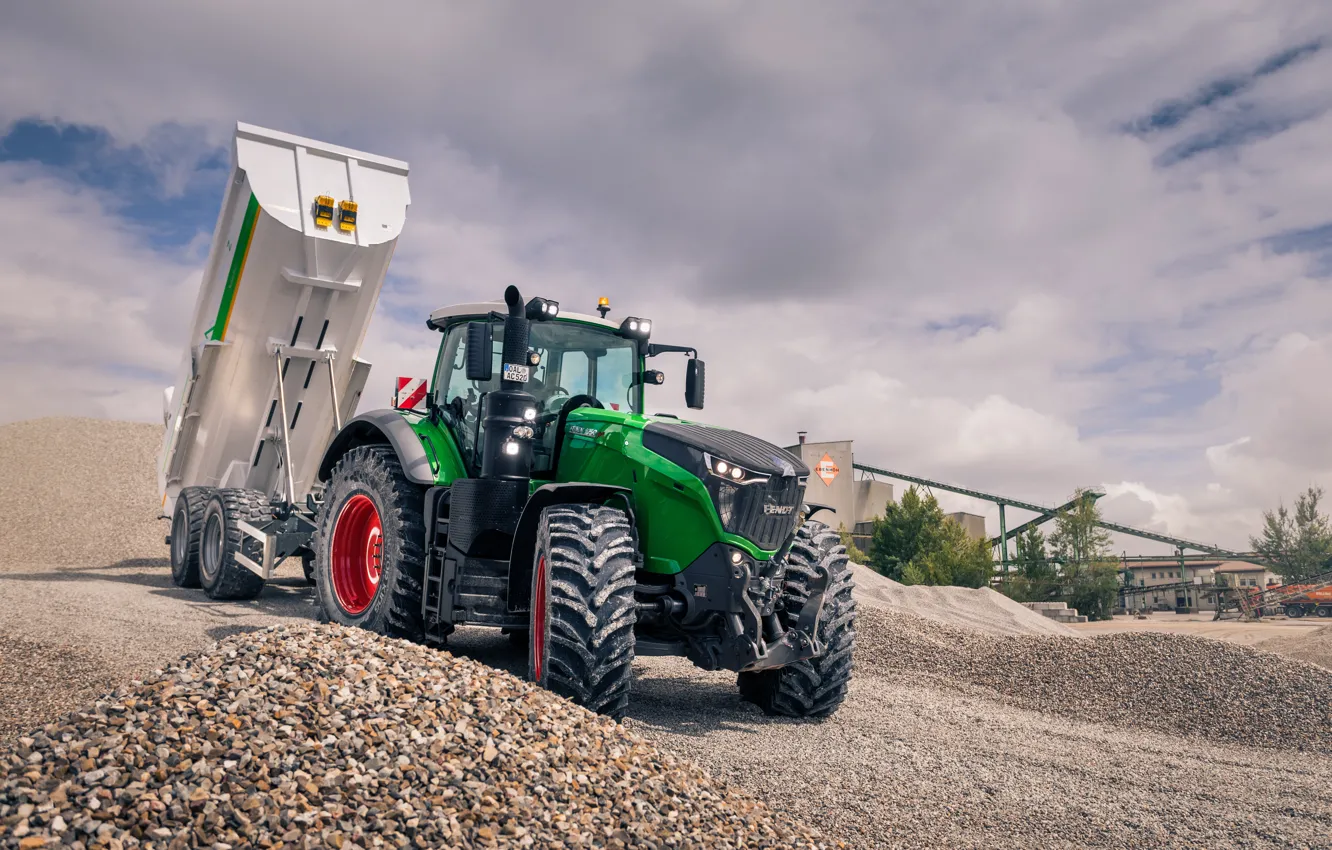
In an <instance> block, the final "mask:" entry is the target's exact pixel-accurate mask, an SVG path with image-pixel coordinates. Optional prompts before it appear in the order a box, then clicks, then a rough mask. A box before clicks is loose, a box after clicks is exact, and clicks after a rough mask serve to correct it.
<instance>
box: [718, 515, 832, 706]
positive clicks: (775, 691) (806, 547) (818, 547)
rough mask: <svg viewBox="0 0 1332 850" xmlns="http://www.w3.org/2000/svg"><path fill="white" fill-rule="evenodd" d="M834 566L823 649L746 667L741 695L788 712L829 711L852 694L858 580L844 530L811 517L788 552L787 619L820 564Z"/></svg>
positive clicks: (788, 622)
mask: <svg viewBox="0 0 1332 850" xmlns="http://www.w3.org/2000/svg"><path fill="white" fill-rule="evenodd" d="M819 566H822V567H823V568H824V569H826V570H827V571H828V589H827V590H826V591H825V593H824V596H823V612H822V614H821V615H820V617H819V627H818V639H819V641H820V642H821V643H822V644H823V654H822V655H818V656H815V657H814V658H809V659H806V660H804V661H797V662H796V663H795V664H791V665H788V666H786V667H779V668H776V669H772V670H758V671H754V672H746V673H740V674H739V676H738V677H737V680H736V684H737V685H739V687H740V698H741V699H743V700H746V701H748V702H752V703H754V704H755V705H757V706H758V707H759V708H761V709H763V712H764V713H765V714H769V715H779V716H783V717H827V716H828V715H830V714H832V713H833V712H834V711H836V710H837V708H838V706H840V705H841V704H842V701H843V700H845V699H846V694H847V690H848V689H849V687H850V684H851V672H852V657H851V656H852V650H853V649H854V647H855V638H856V628H855V625H856V601H855V599H854V598H853V596H852V592H853V590H854V589H855V583H854V581H852V577H851V565H850V562H849V560H848V559H847V556H846V547H845V546H843V545H842V540H841V536H840V535H838V533H837V532H836V531H834V530H832V529H831V528H829V527H828V526H827V525H824V524H823V523H821V522H815V521H813V520H810V521H808V522H806V523H805V524H804V525H802V526H801V527H800V528H799V529H798V530H797V531H796V539H795V542H794V543H792V544H791V551H790V552H789V553H788V554H787V556H786V580H785V586H784V588H783V590H782V598H783V602H784V608H785V610H783V611H782V613H781V614H780V615H779V616H780V618H781V622H782V625H783V626H785V627H786V628H788V629H789V628H792V627H793V626H795V624H796V620H797V619H798V617H799V616H800V609H801V607H802V606H803V605H804V604H805V600H807V599H808V598H809V588H810V584H811V583H812V582H813V581H814V579H815V578H816V576H817V571H816V567H819Z"/></svg>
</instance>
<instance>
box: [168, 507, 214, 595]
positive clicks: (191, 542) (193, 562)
mask: <svg viewBox="0 0 1332 850" xmlns="http://www.w3.org/2000/svg"><path fill="white" fill-rule="evenodd" d="M212 494H213V491H212V489H211V488H208V487H186V488H184V489H183V490H181V491H180V495H178V496H176V507H175V510H173V511H172V512H171V582H172V584H174V585H176V587H186V588H191V589H194V588H197V587H199V538H200V537H201V536H202V535H203V518H204V510H205V509H206V508H207V507H208V497H209V496H211V495H212Z"/></svg>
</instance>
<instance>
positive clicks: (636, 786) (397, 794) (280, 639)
mask: <svg viewBox="0 0 1332 850" xmlns="http://www.w3.org/2000/svg"><path fill="white" fill-rule="evenodd" d="M6 833H7V835H6ZM51 839H54V840H55V841H57V842H60V843H64V844H72V843H74V842H76V841H77V842H81V843H82V844H83V845H84V846H85V847H89V848H92V847H107V848H127V847H136V846H141V847H160V848H175V847H186V846H201V847H207V846H210V845H211V846H217V845H216V842H222V843H223V844H226V845H231V846H233V847H235V846H261V847H281V846H287V847H316V846H317V847H337V848H341V850H346V848H350V847H408V846H442V847H469V848H470V847H537V848H545V847H550V848H575V847H612V848H613V847H635V848H640V847H642V848H713V847H736V848H739V847H764V848H770V847H771V848H797V847H799V848H815V847H827V846H835V845H830V844H828V843H825V842H823V841H822V840H821V839H819V838H818V836H817V835H816V834H815V833H814V832H813V831H812V830H810V829H808V828H806V827H804V826H802V825H800V824H798V823H795V822H793V821H792V820H790V819H789V818H786V817H784V816H781V815H778V814H775V813H773V812H771V811H769V810H768V809H767V808H766V807H765V806H764V805H763V804H762V803H760V802H758V801H756V800H754V799H753V798H751V797H747V796H745V795H743V794H741V793H739V792H737V791H734V790H732V789H730V788H727V787H723V786H721V785H720V784H718V783H716V782H714V781H713V780H712V779H711V778H710V777H709V776H708V774H706V773H705V772H704V771H703V770H702V769H701V768H698V767H696V766H694V765H693V764H691V763H688V762H683V761H680V760H677V759H675V758H674V757H672V756H670V755H667V754H664V753H662V752H660V751H658V750H657V749H656V747H655V746H653V745H652V744H650V743H648V742H647V741H646V740H644V739H643V738H640V737H639V736H637V735H635V734H633V733H631V732H629V731H628V730H627V729H625V728H624V727H622V726H620V725H618V724H616V723H614V722H612V721H610V720H608V719H606V718H604V717H600V716H598V715H595V714H592V713H591V712H588V711H586V710H584V709H582V708H579V707H578V706H575V705H574V704H573V703H570V702H568V701H566V700H564V699H561V698H559V697H556V696H554V695H553V694H550V693H548V692H546V691H543V690H541V689H539V688H536V687H535V686H533V685H531V684H529V683H527V682H524V681H522V680H521V679H518V678H517V677H514V676H512V675H509V674H507V673H503V672H501V671H498V670H494V669H492V668H490V667H486V666H485V665H482V664H479V663H477V662H475V661H471V660H469V659H466V658H459V657H456V656H453V655H451V654H449V653H445V652H436V651H434V650H431V649H428V648H425V647H422V646H418V645H415V644H412V643H408V642H405V641H398V640H392V639H388V638H381V637H378V636H376V635H373V634H371V633H368V632H364V631H359V630H349V629H344V628H341V627H338V626H331V625H319V626H315V625H308V626H306V625H302V626H283V627H273V628H269V629H266V630H264V631H260V632H253V633H250V634H245V635H238V636H235V637H231V638H228V639H226V640H225V641H222V642H221V643H219V644H216V645H214V646H212V647H210V648H208V649H206V650H204V651H201V652H199V653H196V654H194V655H191V656H189V657H187V658H185V659H183V660H182V661H181V662H179V663H177V664H174V665H172V666H170V667H168V668H167V669H166V670H165V671H161V672H160V673H159V675H157V676H156V677H154V678H153V679H151V680H149V681H144V682H135V683H132V684H131V685H129V686H126V687H124V688H121V689H119V690H117V691H116V692H115V693H114V694H112V695H111V696H110V697H109V698H107V699H105V700H102V701H99V702H97V703H96V704H95V705H94V706H93V707H92V708H90V709H88V710H86V711H82V712H76V713H73V714H69V715H66V716H65V717H63V718H61V719H60V720H58V721H56V722H54V723H51V724H48V725H47V726H45V727H43V728H42V729H41V730H40V731H39V732H37V733H36V734H32V735H27V736H24V737H22V738H20V739H19V740H18V741H17V742H16V743H15V744H14V745H12V746H11V747H10V748H9V749H8V751H0V843H3V844H5V845H12V846H18V847H22V848H27V847H38V846H44V845H45V844H46V843H47V842H48V841H50V840H51ZM836 846H840V845H836Z"/></svg>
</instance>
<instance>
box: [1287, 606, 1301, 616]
mask: <svg viewBox="0 0 1332 850" xmlns="http://www.w3.org/2000/svg"><path fill="white" fill-rule="evenodd" d="M1286 616H1287V617H1290V618H1291V619H1292V620H1298V619H1299V618H1300V617H1303V616H1304V606H1303V605H1287V606H1286Z"/></svg>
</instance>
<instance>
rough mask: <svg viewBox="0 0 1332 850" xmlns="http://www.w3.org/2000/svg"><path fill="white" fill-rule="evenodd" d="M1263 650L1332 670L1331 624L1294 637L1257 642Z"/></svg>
mask: <svg viewBox="0 0 1332 850" xmlns="http://www.w3.org/2000/svg"><path fill="white" fill-rule="evenodd" d="M1258 648H1259V649H1261V650H1263V651H1264V652H1277V653H1280V654H1281V655H1286V656H1289V657H1291V658H1298V659H1300V660H1301V661H1308V662H1309V663H1310V664H1317V665H1318V666H1320V667H1324V668H1327V669H1328V670H1332V626H1323V627H1322V628H1321V629H1318V630H1317V631H1313V632H1309V633H1308V634H1305V635H1298V636H1295V637H1280V638H1273V639H1272V640H1265V641H1263V642H1262V643H1260V644H1258Z"/></svg>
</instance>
